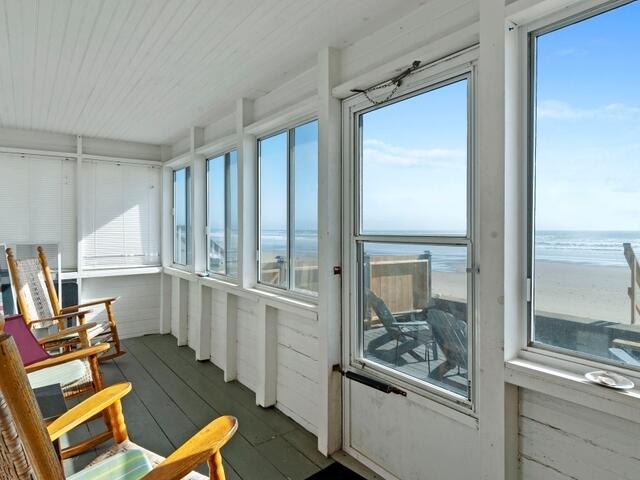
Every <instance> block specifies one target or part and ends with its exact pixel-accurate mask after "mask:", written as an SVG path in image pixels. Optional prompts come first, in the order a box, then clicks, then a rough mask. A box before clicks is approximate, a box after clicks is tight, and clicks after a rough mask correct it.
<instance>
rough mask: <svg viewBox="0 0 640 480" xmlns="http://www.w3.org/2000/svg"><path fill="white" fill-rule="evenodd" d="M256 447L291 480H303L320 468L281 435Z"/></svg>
mask: <svg viewBox="0 0 640 480" xmlns="http://www.w3.org/2000/svg"><path fill="white" fill-rule="evenodd" d="M256 448H257V449H258V451H259V452H260V453H262V455H264V456H265V457H267V458H269V459H270V460H271V462H272V463H273V464H274V465H275V466H276V468H277V469H278V470H280V471H281V472H282V473H284V474H285V475H286V477H287V478H289V479H291V480H304V479H305V478H307V477H309V476H310V475H313V474H314V473H316V472H317V471H319V470H320V467H318V466H317V465H316V464H315V463H313V462H312V461H311V460H309V459H308V458H307V457H305V456H304V455H303V454H302V453H301V452H299V451H298V450H297V449H296V448H295V447H294V446H293V445H291V444H290V443H289V442H287V441H286V440H285V439H284V438H283V437H277V438H274V439H273V440H270V441H268V442H264V443H261V444H260V445H258V446H257V447H256Z"/></svg>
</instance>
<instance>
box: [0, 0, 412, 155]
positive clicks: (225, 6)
mask: <svg viewBox="0 0 640 480" xmlns="http://www.w3.org/2000/svg"><path fill="white" fill-rule="evenodd" d="M0 2H1V3H0V126H2V127H13V128H24V129H35V130H46V131H52V132H60V133H71V134H80V135H87V136H95V137H104V138H114V139H121V140H131V141H140V142H149V143H156V144H167V143H171V142H173V141H174V140H176V139H177V138H179V137H180V136H182V135H184V134H185V133H186V131H187V129H188V127H189V126H191V125H204V124H206V123H209V122H211V121H212V120H214V119H215V116H216V114H221V112H226V113H228V112H230V111H231V110H232V108H233V105H234V103H235V99H236V98H239V97H242V96H248V97H250V98H256V97H258V96H260V95H263V94H264V93H266V92H268V91H270V90H271V89H273V88H275V87H277V86H278V85H279V84H280V83H281V82H282V81H284V80H286V79H289V78H292V77H293V76H295V75H296V74H298V73H300V72H302V71H304V70H306V69H307V68H309V67H310V66H312V65H313V63H314V62H315V59H316V53H317V51H318V50H319V49H321V48H323V47H324V46H326V45H331V46H334V47H338V48H343V47H345V46H347V45H349V44H350V43H352V42H354V41H356V40H358V39H359V38H362V37H365V36H366V35H368V34H370V33H373V32H374V31H375V30H377V29H378V28H380V27H381V26H382V25H384V24H386V23H389V22H391V21H393V20H395V19H396V18H400V17H402V16H404V15H406V14H408V13H409V12H411V11H413V10H414V9H416V8H417V7H418V6H419V5H421V4H423V3H424V0H422V1H420V0H75V1H74V0H0Z"/></svg>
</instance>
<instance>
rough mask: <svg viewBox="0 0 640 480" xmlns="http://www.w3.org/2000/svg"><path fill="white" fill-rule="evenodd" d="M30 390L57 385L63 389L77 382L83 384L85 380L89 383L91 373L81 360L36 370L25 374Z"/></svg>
mask: <svg viewBox="0 0 640 480" xmlns="http://www.w3.org/2000/svg"><path fill="white" fill-rule="evenodd" d="M27 378H28V379H29V383H30V384H31V388H40V387H46V386H47V385H55V384H56V383H59V384H60V386H61V387H62V388H63V389H65V388H67V387H69V386H72V385H74V384H76V383H78V382H82V383H85V382H86V380H87V378H88V380H89V382H91V372H90V371H89V368H88V366H87V364H86V362H83V361H82V360H74V361H72V362H67V363H63V364H61V365H56V366H54V367H49V368H45V369H43V370H37V371H35V372H31V373H29V374H27Z"/></svg>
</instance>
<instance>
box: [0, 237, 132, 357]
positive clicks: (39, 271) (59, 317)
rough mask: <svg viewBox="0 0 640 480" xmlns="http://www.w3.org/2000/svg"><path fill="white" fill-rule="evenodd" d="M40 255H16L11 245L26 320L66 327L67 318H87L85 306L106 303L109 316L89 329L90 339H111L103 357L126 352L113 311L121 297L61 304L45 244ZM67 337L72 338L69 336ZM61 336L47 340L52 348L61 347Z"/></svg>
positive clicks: (12, 268) (15, 284) (13, 276)
mask: <svg viewBox="0 0 640 480" xmlns="http://www.w3.org/2000/svg"><path fill="white" fill-rule="evenodd" d="M37 250H38V257H37V258H23V259H17V258H15V256H14V254H13V251H12V249H11V248H7V250H6V254H7V264H8V265H9V272H10V273H11V282H12V284H13V287H14V290H15V292H16V297H17V303H18V307H19V308H20V313H21V314H22V315H23V317H24V320H25V322H27V325H29V326H30V327H31V328H34V327H36V326H38V325H39V326H51V325H56V324H57V326H58V328H59V329H61V330H62V329H64V328H66V323H67V320H73V319H77V321H78V323H79V324H80V325H82V324H83V323H85V321H86V315H87V313H89V312H88V311H87V310H83V309H85V308H87V307H92V306H97V305H104V308H105V311H106V313H107V319H106V321H104V322H96V324H95V325H94V326H93V327H92V328H91V329H89V330H88V331H87V334H88V336H89V339H90V340H91V341H92V342H93V343H95V342H102V343H108V344H109V345H110V346H111V349H110V350H109V352H106V353H104V354H103V355H101V356H100V361H106V360H111V359H112V358H115V357H118V356H120V355H123V354H124V353H125V352H124V351H123V350H122V347H121V345H120V337H119V335H118V328H117V326H116V320H115V316H114V314H113V303H114V302H115V301H116V300H117V298H115V297H113V298H102V299H98V300H92V301H90V302H86V303H83V304H81V305H73V306H68V307H61V306H60V301H59V299H58V293H57V291H56V288H55V285H54V283H53V279H52V277H51V270H50V269H49V264H48V263H47V257H46V255H45V253H44V249H43V248H42V247H38V249H37ZM74 337H75V338H76V341H79V338H78V337H77V335H74ZM66 340H67V341H68V340H69V339H66ZM58 343H59V339H55V340H53V339H52V341H51V343H45V344H44V345H45V348H46V349H48V350H51V349H56V348H59V345H58Z"/></svg>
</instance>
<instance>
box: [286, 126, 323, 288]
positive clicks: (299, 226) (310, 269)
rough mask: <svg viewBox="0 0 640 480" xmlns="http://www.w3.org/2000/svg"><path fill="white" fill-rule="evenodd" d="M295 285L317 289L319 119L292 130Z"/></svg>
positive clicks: (296, 286)
mask: <svg viewBox="0 0 640 480" xmlns="http://www.w3.org/2000/svg"><path fill="white" fill-rule="evenodd" d="M293 135H294V139H293V162H294V166H293V169H294V172H295V179H294V185H295V186H294V192H295V194H294V195H295V197H294V201H293V205H292V208H294V216H293V218H294V237H293V246H292V250H293V251H292V256H293V269H294V272H295V274H294V278H293V280H294V288H295V289H297V290H306V291H311V292H317V291H318V122H311V123H307V124H305V125H301V126H300V127H297V128H295V129H294V130H293Z"/></svg>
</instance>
